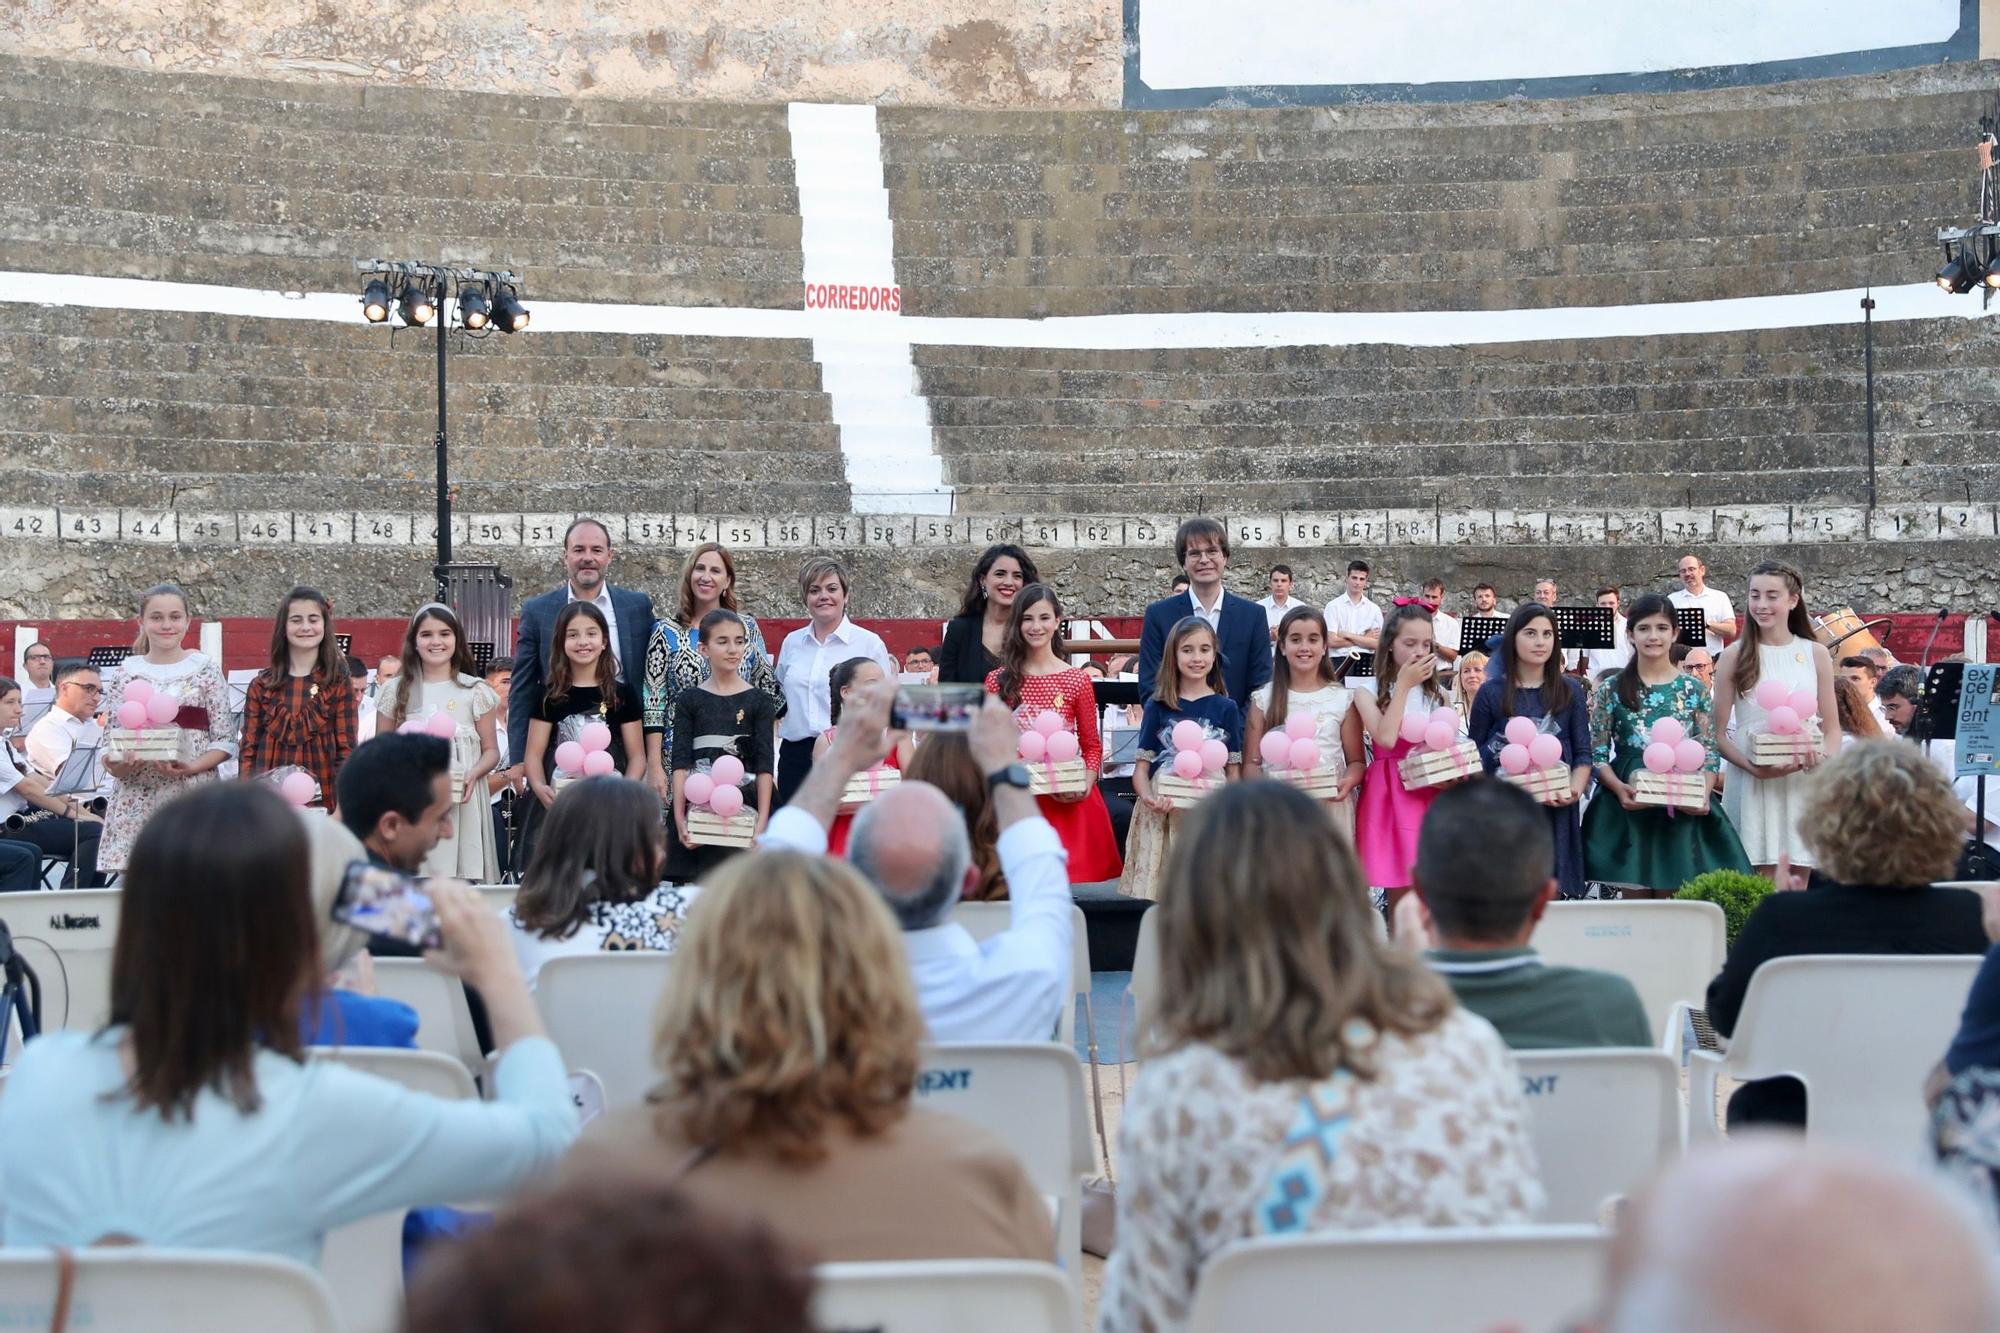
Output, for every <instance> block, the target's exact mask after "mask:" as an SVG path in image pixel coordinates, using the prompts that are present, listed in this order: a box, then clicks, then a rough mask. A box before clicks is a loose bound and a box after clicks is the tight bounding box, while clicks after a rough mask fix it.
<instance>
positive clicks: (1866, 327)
mask: <svg viewBox="0 0 2000 1333" xmlns="http://www.w3.org/2000/svg"><path fill="white" fill-rule="evenodd" d="M439 355H440V356H442V355H443V353H439ZM1861 366H1862V374H1863V375H1864V376H1865V377H1866V379H1867V382H1868V389H1867V393H1868V512H1869V513H1870V514H1873V513H1874V512H1875V298H1874V296H1872V295H1869V296H1864V297H1862V298H1861ZM438 377H439V383H440V384H442V383H443V377H444V367H443V362H441V361H440V362H439V367H438ZM438 423H439V424H438V458H439V460H440V461H439V463H438V466H439V467H440V468H442V467H443V466H444V463H443V461H442V460H443V458H444V424H443V423H444V399H443V398H442V397H440V398H439V399H438ZM1871 521H1872V520H1871Z"/></svg>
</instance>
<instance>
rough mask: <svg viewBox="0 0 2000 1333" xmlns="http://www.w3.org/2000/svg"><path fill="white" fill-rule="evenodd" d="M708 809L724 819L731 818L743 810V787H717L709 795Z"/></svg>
mask: <svg viewBox="0 0 2000 1333" xmlns="http://www.w3.org/2000/svg"><path fill="white" fill-rule="evenodd" d="M708 808H709V809H711V810H713V811H715V813H716V814H718V815H721V816H722V817H723V818H724V819H727V818H729V817H730V816H731V815H733V814H735V813H736V812H737V811H738V810H741V809H742V808H743V789H742V788H741V787H717V788H716V789H715V790H714V791H712V792H710V793H709V794H708Z"/></svg>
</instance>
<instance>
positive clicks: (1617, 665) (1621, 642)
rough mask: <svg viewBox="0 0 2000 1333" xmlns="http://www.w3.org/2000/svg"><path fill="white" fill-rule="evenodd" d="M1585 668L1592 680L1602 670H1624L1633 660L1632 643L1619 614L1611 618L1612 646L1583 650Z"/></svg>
mask: <svg viewBox="0 0 2000 1333" xmlns="http://www.w3.org/2000/svg"><path fill="white" fill-rule="evenodd" d="M1583 656H1584V661H1585V663H1586V664H1587V665H1586V666H1585V668H1584V669H1585V670H1586V671H1587V672H1589V674H1590V678H1591V680H1592V681H1595V680H1596V679H1597V673H1598V672H1600V671H1622V670H1623V669H1624V667H1625V664H1626V663H1627V662H1629V661H1631V660H1632V644H1631V642H1630V641H1629V640H1628V639H1626V637H1625V622H1624V620H1623V619H1621V618H1620V617H1619V616H1613V617H1612V618H1611V646H1610V647H1609V648H1586V649H1584V650H1583Z"/></svg>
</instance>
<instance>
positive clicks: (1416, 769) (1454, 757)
mask: <svg viewBox="0 0 2000 1333" xmlns="http://www.w3.org/2000/svg"><path fill="white" fill-rule="evenodd" d="M1401 771H1402V775H1403V786H1404V787H1405V788H1406V789H1408V790H1410V791H1419V790H1421V789H1423V788H1425V787H1442V786H1444V785H1446V784H1447V783H1452V782H1458V781H1460V780H1462V779H1465V778H1474V777H1478V776H1479V774H1480V773H1481V771H1482V766H1481V765H1480V762H1479V747H1478V746H1477V745H1474V744H1473V743H1472V742H1471V741H1470V740H1466V739H1464V738H1461V739H1459V740H1457V741H1454V742H1452V746H1451V748H1450V749H1448V750H1412V751H1411V752H1410V753H1409V754H1406V755H1404V756H1403V763H1402V770H1401Z"/></svg>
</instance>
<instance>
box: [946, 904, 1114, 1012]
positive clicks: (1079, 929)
mask: <svg viewBox="0 0 2000 1333" xmlns="http://www.w3.org/2000/svg"><path fill="white" fill-rule="evenodd" d="M1069 911H1070V941H1071V942H1070V960H1069V975H1070V990H1071V1000H1070V1003H1069V1004H1067V1005H1065V1006H1063V1011H1062V1014H1061V1016H1060V1017H1059V1018H1058V1019H1057V1020H1056V1035H1055V1038H1054V1040H1056V1041H1059V1042H1061V1043H1062V1044H1063V1045H1065V1046H1075V1045H1076V1000H1077V999H1078V998H1081V999H1082V1000H1083V1012H1084V1021H1085V1022H1086V1023H1087V1022H1089V1021H1090V932H1089V927H1088V926H1087V925H1086V924H1085V922H1084V919H1083V909H1082V908H1081V907H1077V906H1075V905H1072V906H1071V907H1070V909H1069ZM951 919H952V920H953V921H956V922H957V923H958V924H959V925H961V926H964V927H965V929H966V930H967V932H968V933H970V934H971V936H972V938H974V939H975V940H985V939H991V938H992V937H993V936H995V935H998V934H1000V933H1001V932H1003V931H1005V930H1006V929H1007V928H1008V927H1009V926H1011V925H1013V924H1014V908H1013V904H1011V903H1004V902H1001V903H959V904H957V905H956V906H954V907H953V908H952V909H951Z"/></svg>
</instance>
